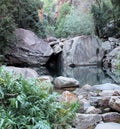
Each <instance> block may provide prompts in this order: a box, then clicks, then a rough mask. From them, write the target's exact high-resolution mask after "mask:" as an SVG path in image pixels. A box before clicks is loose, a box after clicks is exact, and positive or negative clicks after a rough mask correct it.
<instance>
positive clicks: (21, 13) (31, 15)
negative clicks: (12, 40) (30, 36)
mask: <svg viewBox="0 0 120 129" xmlns="http://www.w3.org/2000/svg"><path fill="white" fill-rule="evenodd" d="M14 6H15V7H16V10H15V12H14V13H13V14H14V19H15V23H16V24H17V25H18V27H19V28H24V29H29V30H32V31H34V32H35V33H36V34H38V35H39V36H40V37H43V38H44V37H45V31H44V26H43V24H42V23H41V22H40V21H39V17H38V12H37V10H38V9H41V8H42V6H43V3H42V2H40V1H38V0H37V1H33V0H25V1H23V0H18V2H16V3H15V4H14Z"/></svg>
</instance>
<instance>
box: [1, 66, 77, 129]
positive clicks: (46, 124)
mask: <svg viewBox="0 0 120 129" xmlns="http://www.w3.org/2000/svg"><path fill="white" fill-rule="evenodd" d="M36 81H37V80H35V79H33V80H25V79H23V78H22V77H21V76H20V75H17V76H14V74H13V73H8V72H6V71H5V68H0V129H8V128H9V129H66V128H67V126H68V125H69V124H71V121H72V119H73V117H74V116H75V112H76V110H77V107H78V104H77V103H76V104H68V103H61V102H59V101H58V98H59V95H58V94H57V93H54V92H49V90H48V89H49V88H48V89H47V87H48V83H41V84H39V83H40V82H39V83H36ZM38 84H39V85H38ZM44 87H45V88H44Z"/></svg>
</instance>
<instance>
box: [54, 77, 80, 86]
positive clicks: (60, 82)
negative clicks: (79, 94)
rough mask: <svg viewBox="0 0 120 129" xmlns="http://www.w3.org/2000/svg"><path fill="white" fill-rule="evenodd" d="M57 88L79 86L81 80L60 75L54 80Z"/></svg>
mask: <svg viewBox="0 0 120 129" xmlns="http://www.w3.org/2000/svg"><path fill="white" fill-rule="evenodd" d="M54 85H55V87H56V88H67V87H78V86H79V82H78V81H77V80H76V79H74V78H68V77H63V76H59V77H56V78H55V80H54Z"/></svg>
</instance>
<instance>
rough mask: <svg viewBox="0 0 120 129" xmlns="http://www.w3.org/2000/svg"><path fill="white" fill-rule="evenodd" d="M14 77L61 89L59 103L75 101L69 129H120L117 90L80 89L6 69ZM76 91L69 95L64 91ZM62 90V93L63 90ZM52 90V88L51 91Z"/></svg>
mask: <svg viewBox="0 0 120 129" xmlns="http://www.w3.org/2000/svg"><path fill="white" fill-rule="evenodd" d="M6 70H8V71H12V72H14V73H15V74H16V73H17V74H18V73H20V74H22V76H24V78H37V79H39V80H41V81H45V82H48V83H49V84H50V86H51V85H52V86H53V88H54V87H55V88H57V89H63V90H64V91H63V92H62V93H61V94H60V98H59V99H60V101H65V102H69V103H71V102H75V101H78V103H79V105H80V107H79V110H78V112H77V114H76V119H74V122H73V125H72V126H71V129H106V128H108V129H120V86H119V85H116V84H111V83H106V84H100V85H93V86H91V85H89V84H86V85H84V86H83V87H81V88H80V87H79V82H78V81H77V80H75V79H74V78H67V77H63V76H60V77H56V78H55V79H53V78H52V77H51V76H39V75H38V74H37V72H35V71H34V70H32V69H28V68H16V67H6ZM71 87H72V88H75V90H74V91H72V92H70V91H68V90H67V89H66V88H71ZM64 88H65V89H64ZM50 90H51V87H50Z"/></svg>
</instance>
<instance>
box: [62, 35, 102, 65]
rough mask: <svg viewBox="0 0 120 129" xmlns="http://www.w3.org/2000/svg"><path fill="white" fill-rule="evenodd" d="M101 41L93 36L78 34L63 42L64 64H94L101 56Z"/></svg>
mask: <svg viewBox="0 0 120 129" xmlns="http://www.w3.org/2000/svg"><path fill="white" fill-rule="evenodd" d="M102 50H103V49H102V47H101V41H100V40H98V39H97V38H96V37H93V36H78V37H75V38H72V39H69V40H66V41H65V42H64V47H63V53H62V64H63V65H64V66H82V65H96V64H98V62H101V59H102V58H103V51H102Z"/></svg>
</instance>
